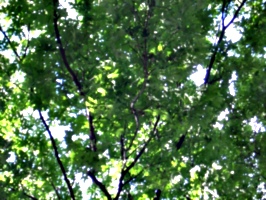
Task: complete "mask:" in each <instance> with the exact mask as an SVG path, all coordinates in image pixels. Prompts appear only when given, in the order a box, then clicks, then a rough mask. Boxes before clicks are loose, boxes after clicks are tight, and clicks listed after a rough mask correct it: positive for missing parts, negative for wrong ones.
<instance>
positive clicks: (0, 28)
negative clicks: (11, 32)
mask: <svg viewBox="0 0 266 200" xmlns="http://www.w3.org/2000/svg"><path fill="white" fill-rule="evenodd" d="M0 31H1V32H2V34H3V35H4V38H5V39H6V40H7V43H8V44H9V46H10V47H11V49H12V51H13V52H14V54H15V55H16V57H17V59H18V60H19V61H20V60H21V58H20V55H18V52H17V51H16V49H15V47H14V46H13V44H12V42H11V40H10V38H9V37H8V36H7V34H6V32H5V31H4V30H3V29H2V27H1V26H0Z"/></svg>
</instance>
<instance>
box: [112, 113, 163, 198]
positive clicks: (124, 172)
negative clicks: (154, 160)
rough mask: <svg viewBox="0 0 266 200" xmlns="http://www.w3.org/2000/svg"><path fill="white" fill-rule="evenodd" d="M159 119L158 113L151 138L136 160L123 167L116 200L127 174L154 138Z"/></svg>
mask: <svg viewBox="0 0 266 200" xmlns="http://www.w3.org/2000/svg"><path fill="white" fill-rule="evenodd" d="M159 121H160V115H158V116H157V118H156V122H155V123H154V126H153V130H152V131H151V133H150V137H149V139H148V140H147V141H146V142H145V143H144V145H143V147H142V148H141V149H140V151H139V153H138V154H137V156H136V157H135V158H134V161H133V162H132V163H131V164H130V165H129V166H128V167H126V168H125V169H124V168H122V170H121V176H120V178H119V184H118V191H117V193H116V197H115V198H114V200H118V199H119V196H120V193H121V192H122V189H123V187H124V186H125V183H123V181H124V178H125V176H126V175H127V174H128V173H129V171H130V170H131V169H132V168H133V167H134V166H135V165H136V164H137V162H138V160H139V158H140V157H141V156H142V155H143V153H144V151H145V149H146V148H147V146H148V144H149V143H150V141H151V139H152V138H153V136H154V133H155V132H156V129H157V126H158V123H159Z"/></svg>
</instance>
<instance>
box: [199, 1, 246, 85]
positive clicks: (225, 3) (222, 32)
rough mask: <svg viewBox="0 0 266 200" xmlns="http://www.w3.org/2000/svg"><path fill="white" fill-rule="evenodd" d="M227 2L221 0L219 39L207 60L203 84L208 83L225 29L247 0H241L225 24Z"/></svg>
mask: <svg viewBox="0 0 266 200" xmlns="http://www.w3.org/2000/svg"><path fill="white" fill-rule="evenodd" d="M227 2H228V1H227V0H224V1H223V5H222V30H221V33H220V36H219V39H218V41H217V43H216V45H215V47H214V50H213V53H212V55H211V59H210V62H209V65H208V68H207V71H206V75H205V78H204V85H208V84H209V83H210V82H209V79H210V74H211V70H212V68H213V64H214V62H215V58H216V55H217V53H218V50H219V46H220V44H221V42H222V41H223V38H224V35H225V31H226V29H227V28H228V27H229V26H230V25H231V24H232V23H233V22H234V21H235V19H236V18H237V17H238V14H239V12H240V10H241V8H242V7H243V6H244V5H245V3H246V2H247V0H243V1H242V3H241V4H240V5H239V6H238V8H237V10H236V12H235V13H234V16H233V17H232V19H231V20H230V21H229V23H228V24H227V25H225V18H226V11H225V10H226V7H227V6H228V4H227Z"/></svg>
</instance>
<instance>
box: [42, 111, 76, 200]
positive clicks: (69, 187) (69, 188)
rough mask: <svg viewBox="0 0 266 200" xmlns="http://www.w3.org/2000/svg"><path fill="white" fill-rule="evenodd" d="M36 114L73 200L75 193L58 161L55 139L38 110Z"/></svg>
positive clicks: (61, 164) (59, 160)
mask: <svg viewBox="0 0 266 200" xmlns="http://www.w3.org/2000/svg"><path fill="white" fill-rule="evenodd" d="M38 112H39V116H40V119H41V121H42V123H43V125H44V127H45V129H46V131H47V132H48V134H49V137H50V140H51V143H52V147H53V150H54V154H55V158H56V161H57V163H58V165H59V167H60V169H61V171H62V174H63V176H64V180H65V182H66V184H67V188H68V191H69V194H70V196H71V199H72V200H75V193H74V190H73V188H72V186H71V184H70V181H69V179H68V177H67V172H66V169H65V167H64V165H63V163H62V161H61V159H60V157H59V152H58V148H57V145H56V142H55V139H54V137H53V135H52V133H51V131H50V128H49V126H48V124H47V123H46V121H45V120H44V118H43V115H42V113H41V111H40V110H38Z"/></svg>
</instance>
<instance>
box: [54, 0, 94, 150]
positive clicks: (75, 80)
mask: <svg viewBox="0 0 266 200" xmlns="http://www.w3.org/2000/svg"><path fill="white" fill-rule="evenodd" d="M58 5H59V2H58V0H53V6H54V10H53V11H54V12H53V15H54V16H53V24H54V31H55V38H56V41H57V44H58V46H59V51H60V54H61V57H62V60H63V63H64V65H65V67H66V69H67V71H68V72H69V74H70V75H71V77H72V80H73V81H74V83H75V85H76V87H77V89H78V91H79V94H80V95H81V96H82V97H83V98H84V99H86V98H85V93H84V92H83V87H82V84H81V83H80V81H79V79H78V77H77V75H76V74H75V72H74V70H73V69H72V68H71V67H70V64H69V62H68V60H67V57H66V52H65V49H64V46H63V43H62V41H61V35H60V32H59V28H58V20H59V15H58V14H57V8H58ZM86 112H87V113H86V115H87V118H88V121H89V126H90V139H91V143H92V144H91V149H92V150H93V151H96V150H97V148H96V134H95V130H94V126H93V117H92V115H91V113H90V112H89V110H87V111H86Z"/></svg>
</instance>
